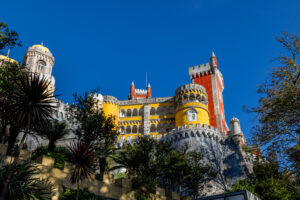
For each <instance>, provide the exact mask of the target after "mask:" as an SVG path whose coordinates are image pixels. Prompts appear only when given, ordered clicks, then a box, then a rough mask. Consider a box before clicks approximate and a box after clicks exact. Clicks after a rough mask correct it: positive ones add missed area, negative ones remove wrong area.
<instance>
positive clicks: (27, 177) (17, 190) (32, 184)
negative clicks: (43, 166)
mask: <svg viewBox="0 0 300 200" xmlns="http://www.w3.org/2000/svg"><path fill="white" fill-rule="evenodd" d="M38 174H39V169H38V168H37V167H36V166H35V165H34V164H33V163H31V162H30V161H24V162H21V163H15V162H13V163H11V164H2V165H0V183H5V182H6V181H7V180H9V181H8V182H7V183H8V188H9V189H8V190H7V192H5V194H4V195H5V199H11V200H17V199H41V200H42V199H43V200H46V199H49V200H50V199H51V196H52V195H51V194H52V187H53V186H52V184H51V183H50V182H49V181H48V180H47V179H40V178H38V177H37V176H36V175H38ZM3 187H4V185H0V191H2V190H3Z"/></svg>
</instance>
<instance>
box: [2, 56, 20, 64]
mask: <svg viewBox="0 0 300 200" xmlns="http://www.w3.org/2000/svg"><path fill="white" fill-rule="evenodd" d="M0 60H4V61H8V62H10V63H18V62H17V61H16V60H14V59H12V58H10V57H8V56H4V55H0Z"/></svg>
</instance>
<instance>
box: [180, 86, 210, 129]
mask: <svg viewBox="0 0 300 200" xmlns="http://www.w3.org/2000/svg"><path fill="white" fill-rule="evenodd" d="M207 102H208V101H207V94H206V91H205V88H204V87H203V86H201V85H198V84H185V85H182V86H180V87H179V88H178V89H177V90H176V92H175V103H176V110H175V126H176V127H178V126H184V125H185V126H190V125H192V126H195V125H196V124H199V123H200V124H207V125H209V116H208V107H207Z"/></svg>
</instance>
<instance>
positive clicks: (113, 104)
mask: <svg viewBox="0 0 300 200" xmlns="http://www.w3.org/2000/svg"><path fill="white" fill-rule="evenodd" d="M102 110H103V112H104V115H105V116H113V117H115V123H116V125H118V122H119V112H120V107H119V100H118V99H117V98H115V97H113V96H108V95H106V96H103V109H102Z"/></svg>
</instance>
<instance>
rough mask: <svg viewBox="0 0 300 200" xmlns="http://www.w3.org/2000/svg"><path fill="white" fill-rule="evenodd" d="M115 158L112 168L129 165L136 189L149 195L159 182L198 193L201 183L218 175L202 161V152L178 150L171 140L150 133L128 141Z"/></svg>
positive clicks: (168, 189)
mask: <svg viewBox="0 0 300 200" xmlns="http://www.w3.org/2000/svg"><path fill="white" fill-rule="evenodd" d="M112 158H113V159H114V161H115V163H116V165H115V166H114V167H112V168H111V170H115V169H120V168H126V169H127V173H128V176H129V177H130V178H132V183H133V188H134V189H136V190H137V191H138V193H139V194H141V195H142V196H146V197H149V196H150V193H153V192H155V189H156V187H157V186H158V185H159V186H162V187H164V188H166V189H167V191H175V190H176V191H179V192H183V190H184V191H185V192H187V193H188V194H190V195H194V196H197V195H198V194H199V192H200V191H201V186H202V185H203V184H204V183H205V182H207V181H209V180H211V179H212V178H214V177H215V172H214V171H213V170H212V169H211V167H209V166H207V165H204V164H203V163H202V155H201V154H199V153H197V152H194V151H191V152H186V151H182V152H180V151H176V150H175V149H173V147H172V143H171V142H167V141H163V140H155V139H153V138H151V137H149V136H142V137H139V138H137V139H136V140H135V141H134V144H125V145H124V146H123V147H122V148H121V149H120V150H119V151H118V152H117V153H116V154H115V155H114V156H113V157H112ZM180 188H181V189H180Z"/></svg>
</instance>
